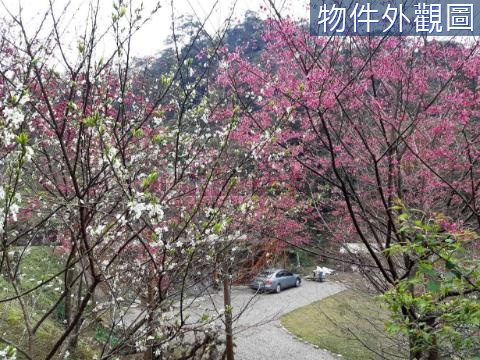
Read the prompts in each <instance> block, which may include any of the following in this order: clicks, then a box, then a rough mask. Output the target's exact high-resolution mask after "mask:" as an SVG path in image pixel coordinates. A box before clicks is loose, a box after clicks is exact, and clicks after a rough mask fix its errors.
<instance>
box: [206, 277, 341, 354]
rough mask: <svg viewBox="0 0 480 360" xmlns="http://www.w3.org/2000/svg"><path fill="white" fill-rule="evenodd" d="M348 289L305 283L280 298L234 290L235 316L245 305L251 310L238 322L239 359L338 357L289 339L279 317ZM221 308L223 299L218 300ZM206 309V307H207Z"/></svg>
mask: <svg viewBox="0 0 480 360" xmlns="http://www.w3.org/2000/svg"><path fill="white" fill-rule="evenodd" d="M344 289H345V287H344V286H343V285H341V284H340V283H337V282H325V283H316V282H311V281H303V282H302V285H301V286H300V287H299V288H292V289H287V290H284V291H282V292H281V293H280V294H258V295H255V293H254V291H252V290H250V289H249V288H247V287H234V288H233V289H232V305H233V309H234V316H235V315H236V314H238V312H239V311H241V309H243V308H244V307H245V305H246V304H248V303H249V302H250V306H248V307H247V308H246V311H245V312H244V313H243V314H242V316H241V317H240V318H239V319H238V320H237V321H236V322H235V325H234V333H235V344H236V349H235V353H236V357H235V358H236V359H238V360H268V359H274V360H297V359H299V360H322V359H329V360H330V359H338V357H336V356H334V355H332V354H330V353H329V352H327V351H325V350H321V349H316V348H315V347H313V346H312V345H310V344H306V343H303V342H301V341H299V340H297V339H296V338H294V337H293V336H292V335H290V334H289V333H288V332H287V331H286V330H285V329H283V328H282V326H281V324H280V320H279V318H280V316H281V315H283V314H285V313H287V312H289V311H292V310H294V309H296V308H299V307H302V306H304V305H308V304H310V303H312V302H314V301H317V300H320V299H323V298H325V297H327V296H330V295H333V294H335V293H337V292H339V291H341V290H344ZM215 297H216V299H215V303H216V304H217V305H219V306H220V307H222V305H221V304H222V302H221V301H222V298H221V297H220V295H217V296H215ZM204 306H205V304H204Z"/></svg>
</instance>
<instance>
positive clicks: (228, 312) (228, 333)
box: [223, 275, 235, 360]
mask: <svg viewBox="0 0 480 360" xmlns="http://www.w3.org/2000/svg"><path fill="white" fill-rule="evenodd" d="M223 305H224V309H225V342H226V345H225V352H226V355H227V360H234V358H235V356H234V353H233V333H232V330H233V321H232V300H231V297H230V279H229V278H228V275H225V276H224V278H223Z"/></svg>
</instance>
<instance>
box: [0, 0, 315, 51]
mask: <svg viewBox="0 0 480 360" xmlns="http://www.w3.org/2000/svg"><path fill="white" fill-rule="evenodd" d="M52 1H53V2H54V9H55V10H54V12H55V14H56V15H57V16H59V15H60V14H61V13H62V12H63V9H64V8H65V5H66V4H67V3H70V5H69V8H68V11H67V12H66V13H65V16H64V17H63V19H64V20H63V23H62V37H63V41H62V43H64V44H70V47H71V48H72V49H75V48H76V44H77V41H78V39H79V38H80V35H81V33H82V32H83V31H84V28H85V23H86V19H87V18H88V5H89V1H88V0H52ZM116 1H118V0H116ZM124 1H125V0H124ZM126 1H129V0H126ZM99 2H100V14H101V15H100V18H101V25H102V26H103V28H106V27H107V26H108V25H109V24H110V23H111V14H112V12H113V0H100V1H99ZM132 2H133V4H134V7H138V6H140V4H141V3H142V2H143V5H144V12H143V13H144V15H146V14H148V13H149V12H150V11H151V9H153V8H154V7H155V5H156V4H157V0H143V1H142V0H132ZM214 3H215V0H174V13H175V15H176V16H179V15H191V16H193V17H194V18H198V19H199V20H201V21H203V19H205V17H206V16H207V14H208V13H209V12H210V10H211V9H212V6H213V5H214ZM275 3H276V4H277V6H278V7H279V8H282V13H283V14H284V15H290V16H293V17H295V18H298V17H302V18H307V17H308V16H309V13H308V1H306V0H301V1H298V0H297V1H295V0H275ZM292 3H294V4H295V5H291V4H292ZM160 4H161V5H162V8H161V9H160V10H159V12H158V13H156V14H155V15H154V16H153V18H152V20H151V21H149V22H148V23H147V24H146V25H145V26H144V27H143V28H142V29H141V30H140V31H139V32H138V33H137V34H136V35H135V36H134V39H133V40H134V41H133V54H134V55H135V56H145V55H153V54H155V53H156V52H158V51H159V50H161V49H162V48H163V47H164V41H165V39H166V38H167V37H168V35H169V34H170V25H171V13H172V9H171V3H170V0H160ZM234 4H236V6H235V11H234V18H235V19H237V21H238V20H240V19H242V18H243V15H244V14H245V12H246V11H247V10H252V11H256V12H257V11H258V12H260V14H261V16H263V17H265V16H267V14H268V11H265V10H263V11H262V10H260V6H262V5H263V6H266V4H267V0H238V1H237V2H236V3H235V0H218V3H217V6H216V7H215V9H214V12H213V14H212V16H211V17H210V19H209V21H208V22H207V30H208V31H210V32H214V31H216V30H218V29H219V28H221V27H222V24H224V22H225V20H226V18H227V17H228V16H229V14H230V13H231V9H232V6H233V5H234ZM19 6H20V7H21V8H22V16H23V19H24V21H25V22H26V23H28V25H29V26H28V28H29V30H30V31H32V32H33V31H34V30H35V29H36V28H37V26H38V24H39V23H40V19H41V18H42V17H43V14H44V13H45V12H46V11H47V9H48V8H49V0H0V16H1V17H7V18H8V11H10V12H12V13H14V14H18V11H19ZM49 21H50V18H49ZM50 24H51V23H50ZM45 28H46V29H48V28H51V26H45ZM113 44H114V43H113V42H112V38H111V37H106V38H105V39H104V41H102V43H101V46H100V49H101V51H107V52H109V51H111V50H112V49H113Z"/></svg>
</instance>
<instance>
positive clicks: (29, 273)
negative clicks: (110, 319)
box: [0, 246, 93, 360]
mask: <svg viewBox="0 0 480 360" xmlns="http://www.w3.org/2000/svg"><path fill="white" fill-rule="evenodd" d="M23 250H24V248H23V247H16V248H12V251H13V254H12V257H13V258H16V259H21V262H20V264H21V265H20V266H19V268H18V277H19V278H21V279H23V280H24V281H23V282H21V283H20V284H21V286H20V287H18V288H17V290H18V291H19V293H20V294H21V293H25V292H28V291H29V290H32V289H34V288H36V287H38V285H39V284H42V283H43V282H45V281H46V280H47V279H49V278H51V277H53V275H55V274H56V273H58V272H60V271H61V270H62V257H61V255H60V254H58V253H56V252H55V247H50V246H32V247H30V248H29V249H28V251H26V252H23V253H22V251H23ZM61 283H62V281H61V280H60V278H54V279H53V280H52V281H51V282H49V283H47V284H45V285H44V286H40V287H38V289H37V290H35V291H32V292H31V293H29V294H28V295H23V296H22V297H21V299H22V300H21V303H20V301H19V300H18V299H17V300H12V301H8V302H1V303H0V334H7V335H8V338H9V339H10V341H11V342H12V343H13V344H15V345H17V346H16V347H17V348H18V346H26V345H27V344H26V329H25V319H24V314H23V312H22V304H23V306H25V307H27V308H28V309H30V312H29V313H28V316H30V317H31V318H32V319H33V320H35V321H38V320H40V318H41V317H42V316H44V314H45V313H46V312H47V311H48V310H49V309H51V308H54V309H55V311H54V314H52V316H50V317H49V318H48V319H47V320H45V321H44V322H43V323H42V325H41V326H39V327H38V329H37V330H36V334H35V340H34V342H33V345H34V346H33V348H32V355H33V358H34V359H40V358H42V357H43V355H45V353H46V352H47V350H48V349H49V348H50V347H51V346H53V345H54V344H55V342H56V341H57V339H58V337H59V336H60V335H61V334H62V332H63V322H64V320H65V316H64V315H65V314H64V311H63V302H62V304H60V305H59V306H57V307H56V308H55V306H54V305H55V303H56V301H57V300H58V294H59V292H60V291H61V289H62V284H61ZM16 296H17V293H16V291H15V289H14V287H13V286H12V284H11V283H9V282H8V281H6V280H5V278H4V277H0V298H1V299H8V298H14V297H16ZM91 345H92V344H86V343H85V342H84V341H82V342H81V343H80V344H79V346H78V347H77V349H76V351H75V353H74V354H72V355H73V356H74V358H75V359H78V360H81V359H91V358H92V356H93V352H92V350H91ZM17 358H18V359H24V358H25V357H24V356H23V354H21V353H20V354H17Z"/></svg>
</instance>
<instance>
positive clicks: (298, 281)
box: [295, 279, 301, 287]
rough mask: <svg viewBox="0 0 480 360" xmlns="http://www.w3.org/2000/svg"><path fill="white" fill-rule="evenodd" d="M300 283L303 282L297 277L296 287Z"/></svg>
mask: <svg viewBox="0 0 480 360" xmlns="http://www.w3.org/2000/svg"><path fill="white" fill-rule="evenodd" d="M300 283H301V281H300V279H297V281H295V287H299V286H300Z"/></svg>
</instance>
